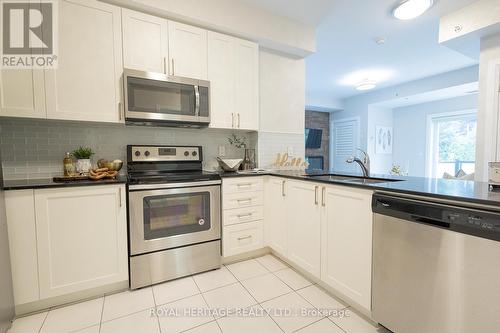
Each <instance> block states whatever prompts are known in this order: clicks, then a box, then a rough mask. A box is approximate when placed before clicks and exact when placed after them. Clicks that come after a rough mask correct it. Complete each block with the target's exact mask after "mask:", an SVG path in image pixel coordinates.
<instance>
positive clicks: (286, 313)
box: [9, 255, 387, 333]
mask: <svg viewBox="0 0 500 333" xmlns="http://www.w3.org/2000/svg"><path fill="white" fill-rule="evenodd" d="M214 310H215V311H214ZM321 310H322V311H321ZM325 310H329V311H330V312H329V313H328V312H327V311H325ZM334 310H339V311H340V313H341V314H345V316H344V317H342V316H339V315H335V313H334V312H332V311H334ZM332 313H333V315H332ZM35 332H36V333H38V332H39V333H59V332H61V333H69V332H74V333H129V332H130V333H132V332H133V333H149V332H151V333H171V332H172V333H175V332H191V333H195V332H197V333H212V332H213V333H216V332H217V333H221V332H223V333H228V332H229V333H232V332H235V333H245V332H249V333H253V332H259V333H274V332H277V333H279V332H300V333H314V332H318V333H324V332H332V333H344V332H347V333H381V332H387V331H386V330H384V329H381V328H380V329H377V328H376V327H374V326H373V325H371V324H370V323H369V322H368V321H366V320H365V319H363V318H362V317H360V316H358V315H356V314H355V313H354V312H352V311H349V309H348V308H346V306H345V305H344V304H342V303H341V302H339V301H338V300H336V299H335V298H333V297H331V296H329V295H328V294H327V293H326V292H325V291H323V290H322V289H320V288H319V287H317V286H316V285H314V284H313V283H311V282H310V281H308V280H307V279H305V278H304V277H303V276H301V275H300V274H298V273H297V272H296V271H294V270H293V269H291V268H290V267H288V266H287V265H286V264H285V263H283V262H282V261H280V260H278V259H277V258H275V257H273V256H271V255H266V256H263V257H260V258H256V259H251V260H246V261H243V262H239V263H236V264H231V265H227V266H223V267H222V268H221V269H220V270H216V271H211V272H207V273H202V274H198V275H194V276H190V277H186V278H183V279H179V280H175V281H171V282H166V283H163V284H160V285H156V286H153V287H150V288H144V289H140V290H136V291H126V292H122V293H119V294H114V295H110V296H105V297H101V298H98V299H95V300H91V301H87V302H82V303H78V304H73V305H69V306H66V307H63V308H57V309H51V310H50V311H48V312H43V313H39V314H35V315H32V316H28V317H23V318H19V319H17V320H15V321H14V324H13V327H12V329H11V330H10V331H9V333H35Z"/></svg>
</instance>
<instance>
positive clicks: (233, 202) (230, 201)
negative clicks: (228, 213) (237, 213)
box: [222, 192, 264, 209]
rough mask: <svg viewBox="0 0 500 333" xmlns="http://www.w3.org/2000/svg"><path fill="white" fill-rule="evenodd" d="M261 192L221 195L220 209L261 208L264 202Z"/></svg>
mask: <svg viewBox="0 0 500 333" xmlns="http://www.w3.org/2000/svg"><path fill="white" fill-rule="evenodd" d="M263 197H264V193H263V192H243V193H231V194H226V195H223V200H222V208H223V209H234V208H244V207H254V206H261V205H262V203H263V201H264V198H263Z"/></svg>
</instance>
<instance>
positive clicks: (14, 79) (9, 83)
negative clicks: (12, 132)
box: [0, 69, 47, 118]
mask: <svg viewBox="0 0 500 333" xmlns="http://www.w3.org/2000/svg"><path fill="white" fill-rule="evenodd" d="M0 116H6V117H29V118H46V117H47V113H46V112H45V95H44V87H43V71H42V70H31V69H22V70H16V69H7V70H2V71H0Z"/></svg>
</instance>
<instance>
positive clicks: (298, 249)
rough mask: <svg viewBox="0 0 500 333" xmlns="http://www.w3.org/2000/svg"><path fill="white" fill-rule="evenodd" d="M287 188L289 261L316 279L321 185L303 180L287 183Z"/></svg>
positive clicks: (318, 262) (317, 272)
mask: <svg viewBox="0 0 500 333" xmlns="http://www.w3.org/2000/svg"><path fill="white" fill-rule="evenodd" d="M286 185H287V186H286V191H285V197H286V199H285V201H286V204H285V206H286V212H287V228H286V231H287V233H288V258H289V259H290V261H292V262H294V263H295V264H297V265H298V266H300V267H301V268H303V269H304V270H306V271H307V272H309V273H310V274H312V275H314V276H316V277H318V278H319V277H320V270H321V267H320V256H321V255H320V253H321V247H320V241H321V237H320V235H321V230H320V229H321V226H320V220H321V205H320V195H321V193H320V186H319V184H317V183H312V182H302V181H288V182H287V184H286Z"/></svg>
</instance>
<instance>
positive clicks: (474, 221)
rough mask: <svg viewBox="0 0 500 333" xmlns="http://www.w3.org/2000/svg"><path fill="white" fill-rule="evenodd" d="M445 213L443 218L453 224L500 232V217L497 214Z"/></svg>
mask: <svg viewBox="0 0 500 333" xmlns="http://www.w3.org/2000/svg"><path fill="white" fill-rule="evenodd" d="M443 215H444V219H443V220H445V221H448V222H449V223H450V224H452V225H453V224H454V225H458V226H464V227H468V228H473V229H479V230H484V231H492V232H500V218H499V216H498V215H497V214H489V213H485V212H481V213H470V212H456V211H453V212H451V211H444V212H443Z"/></svg>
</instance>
